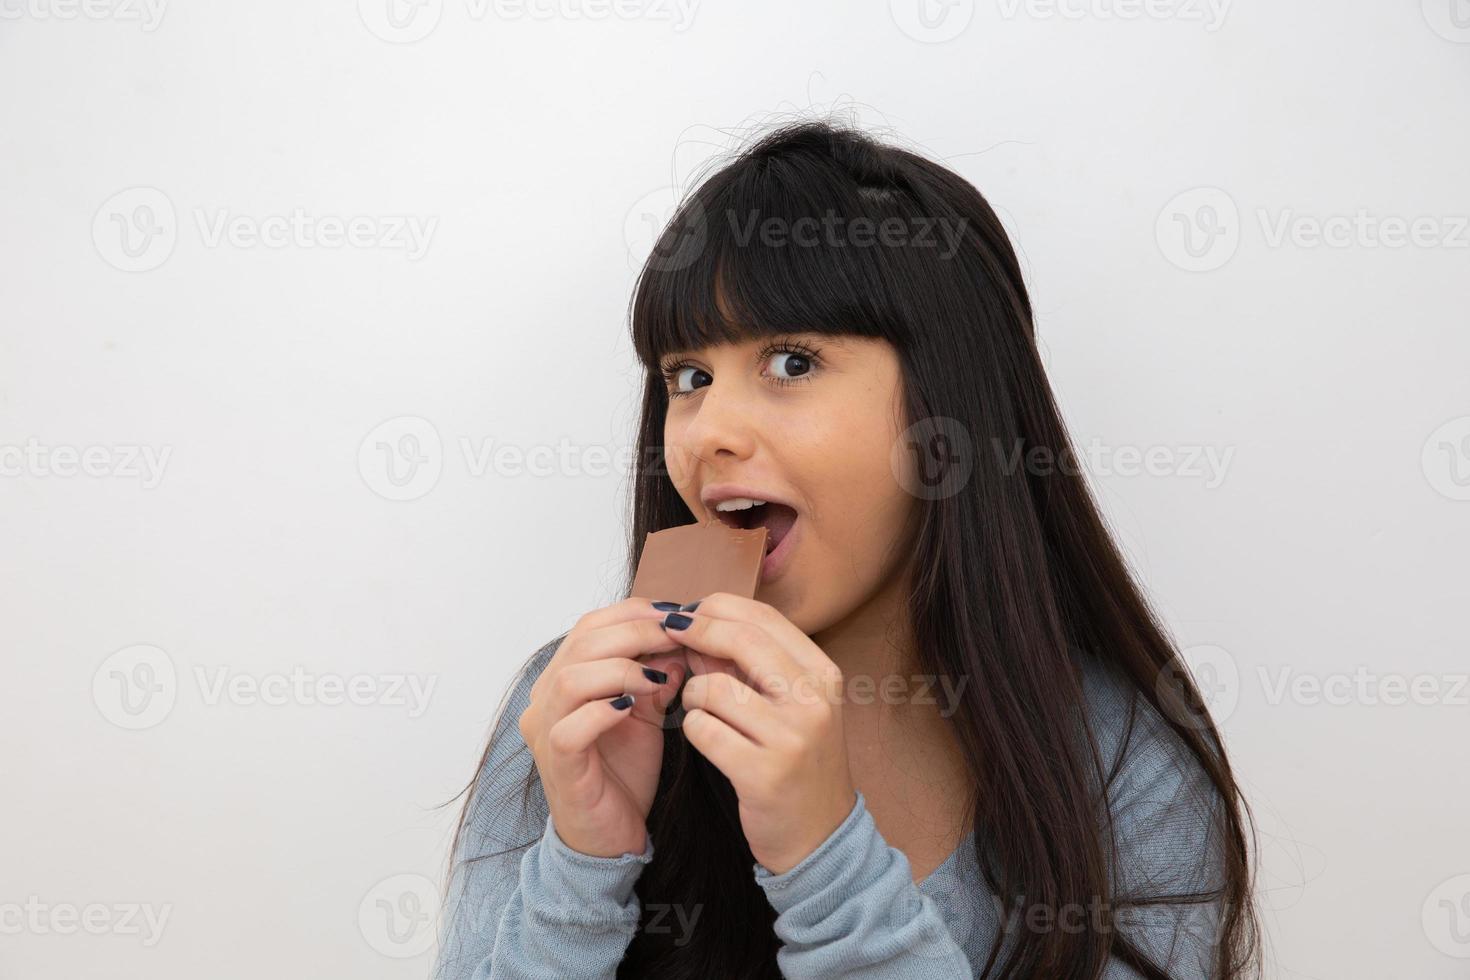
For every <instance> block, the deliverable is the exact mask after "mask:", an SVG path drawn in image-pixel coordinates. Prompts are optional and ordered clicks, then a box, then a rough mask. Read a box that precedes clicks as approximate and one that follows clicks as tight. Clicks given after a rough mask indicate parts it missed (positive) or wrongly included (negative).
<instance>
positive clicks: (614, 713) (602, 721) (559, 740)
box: [536, 694, 638, 781]
mask: <svg viewBox="0 0 1470 980" xmlns="http://www.w3.org/2000/svg"><path fill="white" fill-rule="evenodd" d="M619 697H626V698H631V699H633V704H636V703H637V698H638V696H637V695H636V694H623V695H619ZM615 701H616V699H615V700H614V701H603V700H597V701H588V702H587V703H586V704H584V705H582V706H581V707H580V708H578V709H577V710H576V711H573V712H572V713H571V714H569V715H567V716H566V717H565V718H563V719H561V720H560V721H558V722H557V723H556V724H554V725H552V726H551V728H549V729H548V730H547V732H546V747H547V749H548V750H549V755H548V757H547V760H546V762H547V765H549V766H550V767H551V768H552V772H553V778H554V779H556V780H566V781H571V780H576V779H580V778H581V777H582V776H583V775H584V774H585V773H586V772H587V768H588V766H589V765H590V764H591V755H590V750H591V748H592V745H593V743H595V742H596V741H597V739H598V738H599V737H600V736H601V735H602V734H603V733H604V732H606V731H608V730H609V729H611V728H612V727H613V726H614V725H618V724H620V723H622V722H623V721H624V720H625V719H627V718H629V717H631V716H632V712H633V709H632V706H631V705H630V706H629V707H626V708H615V707H613V706H612V705H613V704H614V703H615ZM536 761H537V764H538V765H540V763H541V760H540V759H537V760H536Z"/></svg>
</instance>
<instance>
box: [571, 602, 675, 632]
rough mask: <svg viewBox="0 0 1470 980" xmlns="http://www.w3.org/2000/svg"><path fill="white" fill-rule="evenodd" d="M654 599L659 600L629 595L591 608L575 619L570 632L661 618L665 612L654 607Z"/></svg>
mask: <svg viewBox="0 0 1470 980" xmlns="http://www.w3.org/2000/svg"><path fill="white" fill-rule="evenodd" d="M655 601H661V600H655V599H645V598H643V597H642V596H629V597H628V598H626V599H623V600H620V601H618V602H614V603H612V604H611V605H607V606H603V607H601V608H600V609H593V610H592V611H590V612H588V613H586V614H584V615H583V616H582V617H581V618H580V619H578V620H577V623H576V625H575V626H573V627H572V632H587V631H589V630H595V629H599V628H601V627H603V626H612V625H614V624H615V623H625V622H627V621H628V620H632V619H662V618H663V617H664V616H665V615H666V613H665V612H664V611H662V610H659V609H656V608H654V605H653V603H654V602H655Z"/></svg>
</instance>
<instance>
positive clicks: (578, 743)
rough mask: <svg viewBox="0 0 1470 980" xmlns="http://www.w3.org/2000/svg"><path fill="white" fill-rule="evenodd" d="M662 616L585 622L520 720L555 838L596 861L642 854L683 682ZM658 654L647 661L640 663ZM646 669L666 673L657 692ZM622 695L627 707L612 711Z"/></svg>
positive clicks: (598, 616) (635, 601)
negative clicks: (669, 714)
mask: <svg viewBox="0 0 1470 980" xmlns="http://www.w3.org/2000/svg"><path fill="white" fill-rule="evenodd" d="M665 615H666V613H664V612H661V611H659V610H658V609H656V608H654V606H653V603H652V601H651V600H649V599H643V598H637V597H635V598H629V599H624V600H623V601H622V602H618V603H614V604H613V605H611V606H606V607H604V608H602V609H595V610H593V611H592V612H589V613H587V614H586V615H585V616H583V617H582V618H581V619H579V620H577V624H576V625H575V626H573V627H572V629H571V631H570V632H569V633H568V634H567V635H566V638H565V639H563V640H562V642H561V645H560V646H559V647H558V648H557V651H556V653H555V654H554V655H553V656H552V658H551V660H550V661H548V662H547V664H546V668H545V669H544V670H543V671H542V672H541V676H540V677H538V678H537V679H536V683H535V684H533V685H532V686H531V692H530V705H529V706H528V707H527V708H526V710H525V711H523V712H522V713H521V718H520V728H521V737H522V738H524V739H525V742H526V746H527V747H528V748H529V749H530V750H531V755H532V756H533V757H534V758H535V760H536V769H537V771H538V772H539V773H540V776H541V785H542V788H543V789H544V790H545V792H546V802H547V805H548V806H549V808H550V810H551V817H552V822H553V823H554V824H555V826H556V835H557V836H558V837H560V838H561V839H562V842H563V843H565V844H566V845H567V846H568V847H570V848H572V849H573V850H575V851H580V852H582V853H583V854H589V855H592V856H594V857H617V856H619V855H622V854H642V853H643V851H644V849H645V848H646V847H647V844H648V841H647V832H648V828H647V818H648V811H649V809H650V808H651V807H652V806H653V796H654V792H655V791H656V790H657V788H658V776H659V770H660V769H662V767H663V748H664V728H663V726H664V712H665V711H666V710H667V708H668V705H669V703H670V702H671V701H673V700H674V695H675V694H676V693H677V692H678V690H679V684H680V682H681V681H682V680H683V679H684V677H685V676H687V675H688V672H689V667H688V661H687V660H686V659H685V653H684V650H685V648H684V647H683V646H682V645H681V644H680V643H678V641H676V640H674V639H672V638H671V637H670V636H669V635H668V633H667V632H666V631H665V630H664V628H663V625H662V621H663V618H664V616H665ZM644 654H655V655H657V656H654V657H653V658H651V659H650V660H649V661H647V662H646V663H645V662H640V661H638V660H637V659H635V658H637V657H640V656H642V655H644ZM645 667H650V668H653V669H655V670H662V671H664V672H665V673H667V674H668V680H667V681H665V682H664V683H662V684H660V683H657V682H655V681H653V680H651V679H649V678H648V677H647V676H645V675H644V673H643V669H644V668H645ZM623 694H631V695H633V699H634V703H633V705H632V707H630V708H623V709H618V708H614V707H612V706H611V705H612V702H613V701H614V700H615V699H617V698H618V697H620V696H622V695H623Z"/></svg>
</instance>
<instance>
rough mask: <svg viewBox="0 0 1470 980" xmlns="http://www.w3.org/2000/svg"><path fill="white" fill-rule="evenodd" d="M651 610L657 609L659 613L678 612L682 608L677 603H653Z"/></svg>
mask: <svg viewBox="0 0 1470 980" xmlns="http://www.w3.org/2000/svg"><path fill="white" fill-rule="evenodd" d="M653 608H655V609H657V610H658V611H659V612H678V611H679V610H680V609H682V608H683V607H682V606H680V605H679V604H678V603H677V602H655V603H654V604H653Z"/></svg>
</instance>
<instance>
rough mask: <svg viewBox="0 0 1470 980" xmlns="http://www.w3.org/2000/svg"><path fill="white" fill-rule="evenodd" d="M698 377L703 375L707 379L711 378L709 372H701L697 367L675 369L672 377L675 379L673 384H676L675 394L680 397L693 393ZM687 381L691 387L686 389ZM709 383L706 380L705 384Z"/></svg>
mask: <svg viewBox="0 0 1470 980" xmlns="http://www.w3.org/2000/svg"><path fill="white" fill-rule="evenodd" d="M697 375H703V376H704V377H705V378H706V379H707V378H709V374H708V372H705V371H701V370H700V369H699V368H697V367H681V368H675V369H674V372H673V376H672V377H673V382H674V393H675V394H680V395H687V394H689V393H690V392H691V391H693V390H694V378H695V376H697ZM686 381H687V382H688V385H689V387H685V382H686ZM708 383H709V382H708V381H707V380H706V381H705V384H708Z"/></svg>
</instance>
